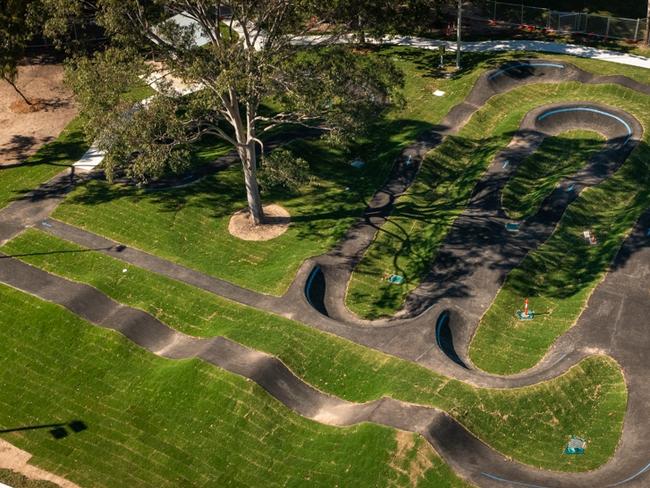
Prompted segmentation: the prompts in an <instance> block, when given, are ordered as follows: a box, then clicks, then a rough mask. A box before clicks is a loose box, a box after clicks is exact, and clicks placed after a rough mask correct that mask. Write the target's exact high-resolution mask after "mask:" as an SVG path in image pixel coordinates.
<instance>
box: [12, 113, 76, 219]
mask: <svg viewBox="0 0 650 488" xmlns="http://www.w3.org/2000/svg"><path fill="white" fill-rule="evenodd" d="M86 149H88V143H87V142H86V141H85V140H84V134H83V131H82V125H81V122H80V120H79V119H78V118H76V119H73V120H72V121H71V122H70V123H69V124H68V125H67V126H66V128H65V129H63V131H62V132H61V134H60V135H59V136H58V137H57V138H56V139H55V140H54V141H52V142H50V143H48V144H45V145H44V146H43V147H41V148H40V149H39V150H38V151H36V153H35V154H34V155H33V156H30V157H29V158H27V159H26V160H25V162H23V163H22V164H20V165H19V166H8V167H2V166H0V208H2V207H4V206H6V205H8V204H9V203H11V202H12V201H13V200H16V199H18V198H20V197H22V196H24V195H25V194H26V193H27V192H29V191H31V190H33V189H34V188H36V187H37V186H38V185H40V184H41V183H44V182H46V181H47V180H49V179H50V178H53V177H54V176H55V175H56V174H58V173H60V172H62V171H63V170H65V169H66V168H68V167H69V166H70V165H72V163H75V162H76V161H77V160H78V159H79V158H80V157H81V156H83V154H84V152H86Z"/></svg>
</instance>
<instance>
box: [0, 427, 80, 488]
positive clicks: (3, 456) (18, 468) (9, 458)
mask: <svg viewBox="0 0 650 488" xmlns="http://www.w3.org/2000/svg"><path fill="white" fill-rule="evenodd" d="M31 458H32V455H31V454H30V453H28V452H26V451H23V450H22V449H19V448H17V447H16V446H14V445H13V444H10V443H9V442H7V441H5V440H2V439H0V468H4V469H10V470H11V471H14V472H16V473H20V474H22V475H23V476H26V477H27V478H30V479H33V480H46V481H51V482H52V483H54V484H56V485H59V486H60V487H62V488H79V485H76V484H75V483H73V482H72V481H68V480H67V479H65V478H62V477H61V476H57V475H55V474H54V473H50V472H49V471H45V470H44V469H41V468H37V467H36V466H33V465H31V464H29V460H30V459H31Z"/></svg>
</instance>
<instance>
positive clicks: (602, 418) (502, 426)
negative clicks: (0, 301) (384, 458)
mask: <svg viewBox="0 0 650 488" xmlns="http://www.w3.org/2000/svg"><path fill="white" fill-rule="evenodd" d="M2 251H3V252H5V253H7V254H11V255H16V256H17V257H19V259H22V260H24V261H25V262H27V263H30V264H33V265H35V266H38V267H41V268H43V269H45V270H47V271H50V272H52V273H55V274H59V275H61V276H64V277H67V278H70V279H73V280H77V281H80V282H83V283H88V284H90V285H92V286H94V287H96V288H98V289H99V290H101V291H102V292H104V293H106V294H107V295H109V296H111V297H112V298H114V299H115V300H117V301H119V302H122V303H125V304H127V305H130V306H133V307H136V308H140V309H142V310H145V311H147V312H149V313H150V314H152V315H154V316H155V317H157V318H159V319H160V320H161V321H163V322H165V323H166V324H168V325H170V326H171V327H174V328H176V329H178V330H180V331H182V332H185V333H187V334H191V335H195V336H203V337H210V336H216V335H222V336H225V337H228V338H229V339H231V340H233V341H236V342H239V343H241V344H244V345H246V346H248V347H251V348H254V349H258V350H261V351H264V352H267V353H269V354H272V355H274V356H277V357H278V358H280V359H281V360H282V361H284V362H285V364H287V366H288V367H289V368H290V369H291V370H292V371H293V372H294V373H295V374H296V375H298V376H300V377H301V378H303V379H304V380H305V381H306V382H308V383H310V384H312V385H313V386H315V387H316V388H318V389H320V390H322V391H325V392H327V393H331V394H333V395H336V396H339V397H342V398H345V399H347V400H350V401H357V402H365V401H370V400H374V399H377V398H380V397H381V396H384V395H386V396H391V397H393V398H396V399H400V400H404V401H408V402H413V403H420V404H425V405H432V406H435V407H439V408H441V409H443V410H446V411H448V412H449V413H451V414H452V415H453V416H454V417H455V418H456V419H458V420H459V421H460V422H461V423H463V424H464V425H465V426H466V427H467V428H468V429H469V430H470V431H471V432H473V433H475V434H476V435H477V436H479V437H480V438H481V439H484V440H485V441H486V442H487V443H489V444H490V445H492V446H493V447H494V448H496V449H497V450H499V451H501V452H503V453H504V454H506V455H508V456H511V457H513V458H515V459H517V460H519V461H522V462H525V463H528V464H532V465H534V466H539V467H543V468H547V469H555V470H568V471H575V470H586V469H593V468H595V467H597V466H599V465H600V464H602V463H603V462H605V461H606V460H607V459H608V458H609V457H610V456H611V455H612V454H613V452H614V450H615V448H616V445H617V443H618V439H619V436H620V432H621V427H622V421H623V417H624V414H625V408H626V403H627V392H626V388H625V383H624V380H623V376H622V374H621V372H620V370H619V368H618V366H617V365H616V364H615V363H614V362H613V361H612V360H610V359H608V358H605V357H602V356H596V357H592V358H589V359H587V360H585V361H583V362H581V363H580V364H579V365H577V366H575V367H574V368H572V369H571V370H569V372H567V373H566V374H565V375H563V376H561V377H558V378H556V379H554V380H552V381H549V382H545V383H541V384H539V385H535V386H531V387H526V388H521V389H514V390H510V389H507V390H500V389H477V388H473V387H471V386H469V385H467V384H464V383H461V382H459V381H455V380H450V379H448V378H445V377H443V376H440V375H438V374H436V373H434V372H432V371H430V370H427V369H425V368H423V367H421V366H418V365H415V364H413V363H410V362H408V361H404V360H400V359H397V358H395V357H392V356H388V355H386V354H383V353H380V352H377V351H374V350H371V349H368V348H365V347H362V346H359V345H356V344H354V343H352V342H349V341H346V340H343V339H340V338H337V337H334V336H331V335H329V334H325V333H322V332H319V331H316V330H314V329H311V328H309V327H307V326H303V325H301V324H299V323H297V322H293V321H290V320H287V319H284V318H281V317H277V316H274V315H270V314H266V313H263V312H260V311H257V310H255V309H252V308H248V307H244V306H242V305H238V304H235V303H232V302H229V301H227V300H225V299H222V298H219V297H216V296H214V295H211V294H209V293H207V292H204V291H202V290H198V289H196V288H193V287H191V286H189V285H186V284H184V283H180V282H177V281H174V280H171V279H168V278H165V277H162V276H159V275H156V274H154V273H151V272H149V271H146V270H143V269H139V268H137V267H134V266H131V265H126V264H125V263H123V262H121V261H118V260H116V259H114V258H112V257H109V256H106V255H104V254H101V253H98V252H95V251H86V252H82V251H83V249H82V248H80V247H79V246H77V245H76V244H72V243H69V242H66V241H63V240H61V239H58V238H55V237H53V236H50V235H48V234H45V233H43V232H41V231H37V230H27V231H26V232H24V233H23V234H21V235H19V236H18V237H17V238H15V239H14V240H12V241H10V242H9V243H7V244H6V245H5V246H3V248H2ZM124 268H126V269H127V272H126V273H124V272H123V269H124ZM576 391H579V392H582V393H581V394H580V395H575V392H576ZM571 434H576V435H582V436H584V437H586V438H588V439H589V441H590V449H589V452H588V455H587V456H582V457H575V456H574V457H571V456H564V455H563V454H562V447H563V446H564V444H565V443H566V440H567V436H569V435H571Z"/></svg>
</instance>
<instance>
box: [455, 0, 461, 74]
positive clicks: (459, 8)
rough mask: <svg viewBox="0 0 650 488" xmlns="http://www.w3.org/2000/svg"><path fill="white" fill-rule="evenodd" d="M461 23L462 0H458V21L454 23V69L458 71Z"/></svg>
mask: <svg viewBox="0 0 650 488" xmlns="http://www.w3.org/2000/svg"><path fill="white" fill-rule="evenodd" d="M462 23H463V0H458V21H457V23H456V68H458V69H460V42H461V41H460V26H461V24H462Z"/></svg>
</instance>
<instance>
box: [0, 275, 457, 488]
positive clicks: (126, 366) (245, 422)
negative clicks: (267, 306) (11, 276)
mask: <svg viewBox="0 0 650 488" xmlns="http://www.w3.org/2000/svg"><path fill="white" fill-rule="evenodd" d="M0 356H1V357H2V358H3V364H4V365H5V366H8V367H3V368H2V369H1V370H0V385H1V387H2V396H1V398H0V425H2V429H3V430H4V429H12V428H14V429H16V428H23V427H30V426H32V427H37V426H39V425H44V424H45V425H46V424H58V423H62V424H64V425H63V426H62V427H59V429H64V430H65V432H66V433H67V435H66V436H65V437H59V438H55V437H53V435H52V434H51V433H50V430H51V429H50V428H33V429H26V430H16V431H14V432H4V433H2V437H3V438H4V439H6V440H7V441H9V442H11V443H13V444H15V445H17V446H19V447H20V448H23V449H25V450H27V451H28V452H29V453H31V454H33V456H34V457H33V458H32V460H31V462H32V463H34V464H37V465H38V466H40V467H42V468H44V469H47V470H48V471H51V472H55V473H57V474H59V475H61V476H64V477H65V478H67V479H69V480H70V481H73V482H75V483H77V484H79V485H80V486H93V487H106V488H113V487H117V486H129V487H142V488H144V487H152V486H156V487H170V488H171V487H178V486H184V487H189V486H207V485H210V486H268V487H280V486H300V485H309V486H322V487H330V486H335V485H337V484H340V485H341V486H355V487H357V486H358V487H373V486H380V485H381V486H419V487H431V488H433V487H447V488H465V487H467V486H468V485H467V484H466V483H465V482H463V481H461V480H460V479H459V478H458V477H457V476H456V475H455V474H454V473H453V472H452V471H451V469H450V468H449V467H448V466H446V465H445V464H444V463H443V462H442V460H441V459H440V458H439V457H438V456H437V455H436V453H435V451H434V450H433V448H432V447H431V446H430V445H429V444H428V443H427V442H426V441H425V440H424V439H423V438H421V437H419V436H417V435H415V434H411V433H405V432H397V431H394V430H392V429H389V428H385V427H381V426H378V425H374V424H361V425H357V426H353V427H349V428H337V427H330V426H326V425H322V424H319V423H316V422H313V421H310V420H307V419H304V418H302V417H300V416H298V415H297V414H295V413H293V412H291V411H290V410H289V409H287V408H286V407H285V406H284V405H282V404H281V403H280V402H277V401H275V400H274V399H273V398H271V397H270V396H269V395H268V394H266V392H264V390H262V389H261V388H260V387H259V386H257V385H256V384H255V383H253V382H251V381H247V380H245V379H244V378H241V377H239V376H236V375H234V374H231V373H228V372H226V371H223V370H221V369H218V368H215V367H212V366H211V365H208V364H206V363H204V362H202V361H200V360H196V359H195V360H184V361H172V360H167V359H163V358H159V357H156V356H154V355H153V354H151V353H149V352H146V351H144V350H142V349H139V348H138V347H137V346H135V345H134V344H132V343H130V342H129V341H128V340H127V339H125V338H123V337H121V336H119V335H118V334H116V333H114V332H112V331H108V330H103V329H100V328H98V327H94V326H91V325H89V324H88V323H87V322H84V321H83V320H81V319H79V318H78V317H76V316H75V315H73V314H72V313H70V312H68V311H67V310H65V309H63V308H62V307H60V306H57V305H54V304H51V303H48V302H44V301H41V300H39V299H37V298H35V297H32V296H30V295H27V294H25V293H22V292H19V291H16V290H14V289H12V288H9V287H6V286H4V285H0ZM72 421H77V422H76V423H75V424H74V425H77V426H79V425H80V422H82V423H83V426H84V427H85V429H79V428H77V431H75V430H74V429H73V428H71V427H69V424H70V423H71V422H72ZM0 476H2V474H1V473H0ZM0 479H2V478H0ZM9 479H10V480H12V479H15V477H14V478H9ZM28 486H35V485H33V484H32V485H28Z"/></svg>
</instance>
